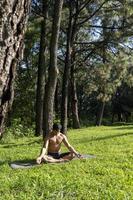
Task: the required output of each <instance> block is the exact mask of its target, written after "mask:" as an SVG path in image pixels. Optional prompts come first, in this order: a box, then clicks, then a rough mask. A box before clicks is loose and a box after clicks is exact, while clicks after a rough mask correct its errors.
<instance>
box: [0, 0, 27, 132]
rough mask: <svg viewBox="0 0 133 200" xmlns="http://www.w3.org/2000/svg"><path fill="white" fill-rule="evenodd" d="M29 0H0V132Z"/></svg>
mask: <svg viewBox="0 0 133 200" xmlns="http://www.w3.org/2000/svg"><path fill="white" fill-rule="evenodd" d="M29 6H30V0H21V1H19V0H12V1H10V0H1V1H0V134H1V135H2V133H3V130H4V122H5V118H6V115H7V112H8V110H9V109H10V108H11V105H12V102H13V96H14V92H13V82H14V78H15V71H16V65H17V63H18V61H19V59H20V58H21V57H22V52H23V51H22V50H23V38H24V32H25V28H26V23H27V16H28V12H29Z"/></svg>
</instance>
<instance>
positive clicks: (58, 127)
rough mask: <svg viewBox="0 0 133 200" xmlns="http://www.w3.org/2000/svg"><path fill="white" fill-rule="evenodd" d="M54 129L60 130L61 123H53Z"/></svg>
mask: <svg viewBox="0 0 133 200" xmlns="http://www.w3.org/2000/svg"><path fill="white" fill-rule="evenodd" d="M53 130H55V131H60V130H61V125H60V124H57V123H55V124H54V125H53Z"/></svg>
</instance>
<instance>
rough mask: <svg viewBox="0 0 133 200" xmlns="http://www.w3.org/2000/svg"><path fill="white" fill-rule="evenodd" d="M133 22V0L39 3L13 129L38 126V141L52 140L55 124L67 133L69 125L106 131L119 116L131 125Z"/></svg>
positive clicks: (18, 83)
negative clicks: (48, 137) (48, 136)
mask: <svg viewBox="0 0 133 200" xmlns="http://www.w3.org/2000/svg"><path fill="white" fill-rule="evenodd" d="M26 2H27V3H28V1H26ZM16 4H17V3H16ZM25 5H26V4H25ZM28 5H29V4H27V6H28ZM27 6H25V9H27V8H28V7H27ZM17 8H18V9H19V7H16V9H17ZM12 9H14V8H12ZM22 16H23V19H24V13H23V14H22ZM26 16H27V13H26ZM132 16H133V8H132V2H131V1H130V0H124V1H120V0H119V1H112V0H110V1H109V0H105V1H102V0H101V1H97V0H88V1H87V0H86V1H81V0H72V1H70V0H66V1H65V0H64V1H63V0H58V1H51V0H34V1H32V2H31V12H30V15H29V21H28V24H27V31H26V34H25V40H24V42H25V50H24V56H23V59H22V60H21V62H20V63H19V65H18V67H17V76H16V81H15V98H14V103H13V107H12V111H11V112H8V123H9V124H10V123H12V121H13V120H14V119H20V121H21V123H23V124H25V125H27V126H31V125H32V124H33V123H35V124H36V125H35V130H36V135H40V134H42V133H43V135H44V136H45V135H46V134H47V133H48V132H49V131H50V130H51V128H52V123H53V121H59V122H61V124H62V131H63V133H67V127H68V126H70V127H73V128H79V127H80V126H81V125H83V124H96V125H101V124H102V119H104V121H103V122H104V123H107V122H111V121H113V120H115V115H116V116H117V118H118V119H117V120H119V121H122V120H128V117H131V116H130V115H131V112H132V110H133V103H132V98H133V89H132V88H133V68H132V50H133V42H132V39H133V26H132ZM25 18H26V17H25ZM21 21H22V20H21ZM15 23H16V22H15ZM11 28H13V27H12V26H11ZM23 28H24V27H22V26H21V30H23ZM4 31H6V30H4ZM21 35H22V33H21ZM17 36H19V32H17ZM7 38H9V36H8V37H7ZM8 48H9V47H8ZM16 55H17V54H16ZM16 55H14V57H15V56H16ZM2 59H3V60H4V59H5V58H2ZM15 60H16V59H15ZM5 63H6V62H5V61H4V64H3V67H4V68H5V65H6V64H5ZM1 69H2V68H1ZM14 73H15V72H13V74H14ZM3 85H4V84H3ZM1 88H2V87H1ZM6 91H7V90H6ZM2 92H3V89H1V96H2V95H3V93H2ZM12 94H13V92H12ZM4 95H5V94H4ZM3 98H4V97H3V96H2V98H1V99H3ZM11 99H13V98H11V97H10V98H9V99H8V100H7V101H5V102H7V104H10V102H11ZM3 105H5V104H4V103H3V102H2V103H1V116H2V117H1V127H2V124H3V122H2V119H4V118H5V114H3ZM5 110H6V109H5ZM8 110H9V109H8ZM9 111H10V110H9ZM5 112H6V111H5Z"/></svg>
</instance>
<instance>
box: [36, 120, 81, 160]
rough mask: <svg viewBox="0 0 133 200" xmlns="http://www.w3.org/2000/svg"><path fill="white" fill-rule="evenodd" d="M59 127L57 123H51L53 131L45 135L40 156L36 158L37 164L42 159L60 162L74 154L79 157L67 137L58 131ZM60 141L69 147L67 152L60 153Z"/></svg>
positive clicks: (71, 157)
mask: <svg viewBox="0 0 133 200" xmlns="http://www.w3.org/2000/svg"><path fill="white" fill-rule="evenodd" d="M60 129H61V126H60V125H59V124H54V125H53V131H52V132H51V133H49V135H48V136H47V137H46V140H45V141H44V144H43V148H42V150H41V153H40V156H39V157H38V158H37V159H36V162H37V163H38V164H40V163H41V162H43V161H44V162H49V163H60V162H66V161H69V160H72V159H73V158H74V157H75V156H77V157H78V158H80V157H81V155H80V154H79V153H78V152H77V151H76V150H75V149H74V148H73V147H72V146H71V145H70V144H69V142H68V140H67V137H66V136H65V135H63V134H62V133H61V132H60ZM62 143H64V145H65V146H66V147H67V148H68V149H69V152H66V153H60V148H61V144H62Z"/></svg>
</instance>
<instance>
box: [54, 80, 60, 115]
mask: <svg viewBox="0 0 133 200" xmlns="http://www.w3.org/2000/svg"><path fill="white" fill-rule="evenodd" d="M59 104H60V98H59V80H57V84H56V90H55V115H56V118H57V119H58V118H59V112H60V109H59Z"/></svg>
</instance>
